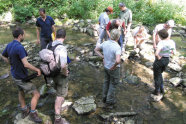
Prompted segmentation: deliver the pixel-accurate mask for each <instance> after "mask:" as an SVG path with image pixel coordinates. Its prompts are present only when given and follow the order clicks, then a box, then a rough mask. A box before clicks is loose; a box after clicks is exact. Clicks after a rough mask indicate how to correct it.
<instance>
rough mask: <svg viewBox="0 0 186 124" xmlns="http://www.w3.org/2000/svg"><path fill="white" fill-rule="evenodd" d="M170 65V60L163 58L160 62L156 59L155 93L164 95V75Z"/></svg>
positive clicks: (154, 67)
mask: <svg viewBox="0 0 186 124" xmlns="http://www.w3.org/2000/svg"><path fill="white" fill-rule="evenodd" d="M168 63H169V58H166V57H162V58H161V59H160V60H158V59H155V61H154V64H153V72H154V82H155V93H156V94H158V93H160V92H161V93H163V92H164V88H163V76H162V73H163V71H165V68H166V67H167V65H168Z"/></svg>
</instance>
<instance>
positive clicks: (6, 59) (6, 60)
mask: <svg viewBox="0 0 186 124" xmlns="http://www.w3.org/2000/svg"><path fill="white" fill-rule="evenodd" d="M0 57H1V58H2V59H3V60H4V61H5V62H6V63H9V60H8V58H7V57H4V56H3V55H1V54H0Z"/></svg>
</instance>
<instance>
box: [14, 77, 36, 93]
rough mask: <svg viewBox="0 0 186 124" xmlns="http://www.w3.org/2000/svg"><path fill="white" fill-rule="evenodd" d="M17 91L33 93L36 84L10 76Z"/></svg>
mask: <svg viewBox="0 0 186 124" xmlns="http://www.w3.org/2000/svg"><path fill="white" fill-rule="evenodd" d="M12 79H13V81H14V83H15V84H16V86H17V87H18V89H19V91H23V92H25V93H33V92H34V91H35V90H37V89H36V86H35V85H34V84H33V83H31V82H23V81H22V80H20V79H15V78H12Z"/></svg>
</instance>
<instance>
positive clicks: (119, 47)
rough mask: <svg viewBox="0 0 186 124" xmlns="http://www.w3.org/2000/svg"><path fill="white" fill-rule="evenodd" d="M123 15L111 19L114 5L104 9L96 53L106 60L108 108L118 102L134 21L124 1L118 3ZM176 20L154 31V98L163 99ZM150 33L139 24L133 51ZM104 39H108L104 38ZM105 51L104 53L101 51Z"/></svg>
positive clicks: (156, 99)
mask: <svg viewBox="0 0 186 124" xmlns="http://www.w3.org/2000/svg"><path fill="white" fill-rule="evenodd" d="M119 8H120V10H121V11H120V14H119V17H118V18H117V19H114V20H111V21H110V20H109V16H108V15H110V14H112V13H113V9H112V8H111V7H107V8H106V9H105V12H103V13H101V15H100V17H99V25H100V27H99V39H98V41H97V44H96V48H95V50H94V51H95V52H96V53H97V54H98V55H99V56H100V57H102V59H103V62H104V75H105V76H104V84H103V99H102V101H103V103H105V106H106V107H108V108H113V106H114V104H115V103H116V98H115V94H116V87H117V84H118V83H119V80H120V62H121V55H122V54H123V53H124V52H125V48H126V43H127V39H128V36H129V33H130V27H131V24H132V12H131V10H130V9H128V8H127V7H126V6H125V4H124V3H119ZM173 27H174V21H173V20H168V21H167V22H166V23H165V24H158V25H157V26H156V27H155V29H154V31H153V48H154V54H155V61H154V64H153V73H154V84H155V90H154V92H153V93H152V94H151V97H152V99H153V100H154V101H159V100H161V99H162V98H163V94H164V88H163V77H162V73H163V71H165V68H166V67H167V65H168V63H169V58H170V56H171V54H172V53H175V50H176V48H175V42H174V41H173V40H171V39H170V38H171V32H172V28H173ZM148 38H149V37H148V34H147V30H146V29H145V27H144V26H142V25H141V26H138V27H136V28H135V29H134V30H133V39H134V50H135V49H136V48H140V46H141V44H142V43H144V41H145V40H147V39H148ZM103 40H105V41H103ZM101 51H102V52H101Z"/></svg>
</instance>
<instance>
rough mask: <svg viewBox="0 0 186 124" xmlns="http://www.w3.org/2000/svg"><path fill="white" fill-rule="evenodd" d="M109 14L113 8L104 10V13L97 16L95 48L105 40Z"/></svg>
mask: <svg viewBox="0 0 186 124" xmlns="http://www.w3.org/2000/svg"><path fill="white" fill-rule="evenodd" d="M111 13H113V8H112V7H110V6H109V7H107V8H106V9H105V12H103V13H101V15H100V16H99V39H98V41H97V44H96V46H97V45H99V44H101V43H102V42H103V39H105V40H107V33H106V26H107V24H108V23H109V15H110V14H111Z"/></svg>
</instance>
